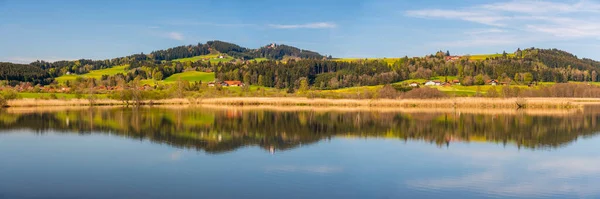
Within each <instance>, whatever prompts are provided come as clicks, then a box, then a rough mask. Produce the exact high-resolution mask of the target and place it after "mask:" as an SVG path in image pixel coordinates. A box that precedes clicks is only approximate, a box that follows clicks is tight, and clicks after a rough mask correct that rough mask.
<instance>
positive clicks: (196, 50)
mask: <svg viewBox="0 0 600 199" xmlns="http://www.w3.org/2000/svg"><path fill="white" fill-rule="evenodd" d="M214 52H220V53H225V54H228V55H230V56H233V57H235V58H241V59H244V60H250V59H254V58H267V59H275V60H281V59H283V58H285V57H288V56H289V57H294V58H301V59H323V58H324V56H323V55H321V54H319V53H316V52H312V51H308V50H302V49H299V48H296V47H293V46H287V45H277V44H270V45H267V46H264V47H261V48H259V49H249V48H245V47H241V46H239V45H236V44H232V43H228V42H223V41H209V42H206V44H201V43H199V44H197V45H188V46H178V47H174V48H169V49H166V50H158V51H153V52H152V53H150V56H151V57H152V58H154V59H155V60H166V61H170V60H174V59H180V58H187V57H194V56H199V55H207V54H210V53H214Z"/></svg>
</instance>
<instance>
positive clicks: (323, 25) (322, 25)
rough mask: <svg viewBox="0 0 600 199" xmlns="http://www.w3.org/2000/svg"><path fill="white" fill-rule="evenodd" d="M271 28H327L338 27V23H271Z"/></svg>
mask: <svg viewBox="0 0 600 199" xmlns="http://www.w3.org/2000/svg"><path fill="white" fill-rule="evenodd" d="M269 27H271V28H277V29H300V28H308V29H327V28H336V27H337V25H336V24H335V23H328V22H317V23H307V24H285V25H284V24H269Z"/></svg>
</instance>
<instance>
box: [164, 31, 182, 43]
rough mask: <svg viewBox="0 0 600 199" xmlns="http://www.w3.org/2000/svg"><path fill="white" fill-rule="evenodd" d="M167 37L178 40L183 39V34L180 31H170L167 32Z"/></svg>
mask: <svg viewBox="0 0 600 199" xmlns="http://www.w3.org/2000/svg"><path fill="white" fill-rule="evenodd" d="M167 37H168V38H170V39H174V40H177V41H183V34H181V33H178V32H169V33H167Z"/></svg>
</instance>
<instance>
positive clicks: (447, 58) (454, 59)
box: [444, 56, 462, 61]
mask: <svg viewBox="0 0 600 199" xmlns="http://www.w3.org/2000/svg"><path fill="white" fill-rule="evenodd" d="M460 58H462V57H461V56H446V57H444V60H446V61H457V60H460Z"/></svg>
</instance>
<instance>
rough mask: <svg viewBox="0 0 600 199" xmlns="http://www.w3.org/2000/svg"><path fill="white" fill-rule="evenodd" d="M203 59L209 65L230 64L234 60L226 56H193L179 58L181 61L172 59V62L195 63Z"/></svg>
mask: <svg viewBox="0 0 600 199" xmlns="http://www.w3.org/2000/svg"><path fill="white" fill-rule="evenodd" d="M221 55H223V58H219V56H221ZM204 59H208V61H210V62H211V63H219V62H230V61H232V60H233V59H234V58H233V57H231V56H229V55H226V54H216V53H215V54H208V55H200V56H195V57H188V58H181V59H174V60H173V61H177V62H196V61H201V60H204Z"/></svg>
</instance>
